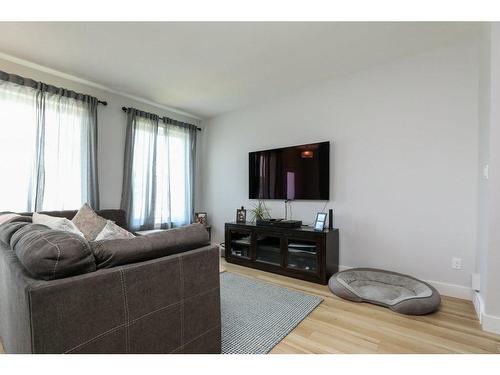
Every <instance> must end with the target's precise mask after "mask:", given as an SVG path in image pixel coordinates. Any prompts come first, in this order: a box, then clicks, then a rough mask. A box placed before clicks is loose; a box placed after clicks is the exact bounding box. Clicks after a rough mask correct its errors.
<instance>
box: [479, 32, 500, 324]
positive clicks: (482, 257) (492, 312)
mask: <svg viewBox="0 0 500 375" xmlns="http://www.w3.org/2000/svg"><path fill="white" fill-rule="evenodd" d="M486 42H487V43H488V45H489V64H488V65H487V66H486V69H487V71H486V73H483V74H485V75H486V76H487V77H488V78H489V85H488V86H486V87H483V91H482V93H481V95H482V97H483V98H484V99H483V101H484V100H485V101H486V102H487V103H486V105H485V107H486V119H485V126H487V127H488V132H489V135H488V138H489V139H488V142H489V144H488V145H486V146H485V147H487V149H488V151H489V178H488V181H487V190H486V197H482V199H484V200H486V202H487V210H486V214H487V220H486V221H485V222H486V225H487V232H486V233H485V234H484V233H483V236H484V238H483V241H484V242H485V243H486V248H485V249H481V251H480V252H479V262H480V265H481V267H480V270H481V276H482V277H481V296H482V298H483V303H484V306H483V308H482V311H481V312H482V314H483V316H482V321H483V328H485V329H486V330H488V331H492V332H496V333H500V231H499V228H500V108H499V106H498V103H500V23H498V22H496V23H492V24H491V26H490V28H489V35H488V36H487V37H486ZM487 56H488V55H487Z"/></svg>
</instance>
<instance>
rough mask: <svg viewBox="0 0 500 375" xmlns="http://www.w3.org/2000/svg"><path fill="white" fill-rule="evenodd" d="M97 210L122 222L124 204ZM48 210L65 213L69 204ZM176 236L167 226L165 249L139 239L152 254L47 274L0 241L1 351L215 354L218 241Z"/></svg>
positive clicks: (218, 323)
mask: <svg viewBox="0 0 500 375" xmlns="http://www.w3.org/2000/svg"><path fill="white" fill-rule="evenodd" d="M97 213H98V214H99V215H100V216H102V217H104V218H106V219H109V220H113V221H115V222H116V224H118V225H120V226H122V227H123V228H125V229H126V228H127V226H126V221H125V213H124V212H123V211H120V210H103V211H97ZM49 214H50V215H53V216H60V217H67V218H69V219H71V218H72V217H73V216H74V215H75V214H76V211H62V212H50V213H49ZM191 230H192V231H196V230H198V229H197V228H194V229H193V228H191ZM183 236H184V237H191V234H189V235H188V236H186V234H185V233H183V231H182V230H181V231H178V232H173V233H171V235H170V237H169V238H170V239H169V240H168V241H167V245H165V248H164V249H162V248H161V246H160V245H159V244H160V242H159V241H158V239H157V240H156V243H155V240H154V238H151V239H150V240H149V239H148V240H147V241H145V240H141V241H142V242H143V243H144V244H145V245H144V246H146V247H148V249H149V251H151V250H154V254H155V255H154V257H152V258H153V259H150V260H145V261H138V260H137V259H134V262H133V263H129V264H122V263H123V261H122V262H121V263H120V261H118V263H117V264H120V265H115V266H113V262H111V263H110V262H109V259H108V262H107V263H106V266H105V267H103V268H99V266H98V265H97V267H96V269H97V270H96V271H91V272H88V270H87V271H86V273H83V274H78V275H74V276H70V277H63V278H58V279H53V280H42V279H39V278H36V277H34V276H33V274H32V273H30V272H28V271H27V269H26V267H25V266H24V265H23V263H22V262H21V261H20V259H19V257H18V256H17V255H16V252H15V251H14V250H13V249H12V248H11V246H10V245H8V244H6V243H3V242H2V241H0V339H1V340H2V342H3V346H4V350H5V352H6V353H220V350H221V315H220V292H219V252H218V248H217V247H216V246H211V245H210V244H209V242H208V236H207V238H206V240H205V241H203V243H198V245H196V243H194V242H192V241H191V242H189V238H184V239H182V237H183ZM184 240H186V242H184ZM122 241H126V240H122ZM137 241H139V240H137ZM139 242H140V241H139ZM115 243H116V242H115ZM183 243H186V244H187V245H185V247H184V246H183ZM155 246H156V248H155ZM155 249H156V250H155ZM101 250H102V249H101ZM104 250H106V249H104ZM162 251H163V252H162ZM162 255H164V256H162ZM108 258H109V257H108ZM111 258H113V257H111ZM58 259H59V258H58ZM113 259H115V258H113Z"/></svg>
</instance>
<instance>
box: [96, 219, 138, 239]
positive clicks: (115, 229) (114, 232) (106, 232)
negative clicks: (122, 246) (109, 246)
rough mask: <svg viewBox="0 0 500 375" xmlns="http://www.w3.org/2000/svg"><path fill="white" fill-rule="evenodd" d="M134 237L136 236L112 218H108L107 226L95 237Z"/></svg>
mask: <svg viewBox="0 0 500 375" xmlns="http://www.w3.org/2000/svg"><path fill="white" fill-rule="evenodd" d="M134 237H135V236H134V235H133V234H132V233H130V232H129V231H127V230H125V229H123V228H122V227H120V226H118V225H116V224H115V223H114V222H112V221H111V220H108V222H107V223H106V226H105V227H104V228H103V229H102V231H101V233H99V234H98V235H97V237H96V238H95V241H104V240H118V239H126V238H134Z"/></svg>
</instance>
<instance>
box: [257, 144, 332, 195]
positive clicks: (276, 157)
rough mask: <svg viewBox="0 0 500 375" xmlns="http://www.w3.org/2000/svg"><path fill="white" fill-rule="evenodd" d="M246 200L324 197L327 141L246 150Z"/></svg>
mask: <svg viewBox="0 0 500 375" xmlns="http://www.w3.org/2000/svg"><path fill="white" fill-rule="evenodd" d="M248 159H249V163H248V164H249V194H248V195H249V198H250V199H283V200H285V199H290V200H291V199H311V200H312V199H315V200H328V199H329V193H330V142H321V143H311V144H307V145H300V146H293V147H284V148H276V149H273V150H265V151H256V152H250V153H249V158H248Z"/></svg>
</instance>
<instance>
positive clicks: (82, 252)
mask: <svg viewBox="0 0 500 375" xmlns="http://www.w3.org/2000/svg"><path fill="white" fill-rule="evenodd" d="M68 221H69V220H68ZM16 224H21V223H16ZM22 224H26V225H25V226H23V227H20V228H18V230H17V231H16V232H15V233H14V234H13V235H12V237H11V240H10V246H11V247H12V249H13V250H14V253H15V254H16V255H17V258H18V259H19V261H20V262H21V264H22V265H23V266H24V267H25V268H26V270H27V271H28V272H29V273H30V274H31V275H32V276H33V277H34V278H36V279H42V280H53V279H60V278H63V277H68V276H75V275H81V274H83V273H88V272H93V271H95V270H96V263H95V258H94V255H93V253H92V251H91V249H90V246H89V243H88V242H87V241H86V240H85V239H84V238H83V237H82V236H79V235H76V234H74V233H68V232H62V231H60V230H53V229H49V228H47V227H46V226H44V225H39V224H29V223H22ZM7 225H9V224H7Z"/></svg>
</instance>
